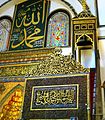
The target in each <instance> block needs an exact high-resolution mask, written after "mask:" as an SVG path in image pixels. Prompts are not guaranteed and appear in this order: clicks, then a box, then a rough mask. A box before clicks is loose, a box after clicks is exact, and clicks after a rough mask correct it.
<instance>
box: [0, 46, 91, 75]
mask: <svg viewBox="0 0 105 120" xmlns="http://www.w3.org/2000/svg"><path fill="white" fill-rule="evenodd" d="M61 52H62V51H61V49H58V48H56V49H55V50H54V51H53V52H52V53H51V54H50V56H49V58H47V59H44V60H42V61H39V62H36V63H28V64H18V65H12V66H11V65H8V66H2V67H1V68H0V77H3V76H25V77H27V76H28V77H29V76H45V75H55V74H72V73H85V72H89V69H86V68H84V67H83V66H82V65H81V64H80V63H79V62H76V61H75V60H74V59H73V58H72V57H71V56H70V55H68V56H64V55H62V54H61Z"/></svg>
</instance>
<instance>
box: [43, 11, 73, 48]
mask: <svg viewBox="0 0 105 120" xmlns="http://www.w3.org/2000/svg"><path fill="white" fill-rule="evenodd" d="M70 28H71V16H70V13H69V12H68V11H67V10H64V9H58V10H55V11H53V12H52V13H51V14H50V15H49V17H48V21H47V34H46V40H45V46H46V47H48V48H50V47H66V46H70V37H71V32H70Z"/></svg>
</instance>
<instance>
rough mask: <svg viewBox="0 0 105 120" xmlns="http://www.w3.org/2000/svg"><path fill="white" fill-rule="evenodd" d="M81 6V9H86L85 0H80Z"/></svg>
mask: <svg viewBox="0 0 105 120" xmlns="http://www.w3.org/2000/svg"><path fill="white" fill-rule="evenodd" d="M82 7H83V10H84V11H85V10H86V0H82Z"/></svg>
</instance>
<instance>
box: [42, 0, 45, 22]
mask: <svg viewBox="0 0 105 120" xmlns="http://www.w3.org/2000/svg"><path fill="white" fill-rule="evenodd" d="M44 17H45V0H44V1H43V15H42V23H43V22H44Z"/></svg>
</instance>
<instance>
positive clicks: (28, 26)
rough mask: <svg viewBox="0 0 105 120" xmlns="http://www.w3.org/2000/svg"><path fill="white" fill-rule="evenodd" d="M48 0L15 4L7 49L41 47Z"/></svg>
mask: <svg viewBox="0 0 105 120" xmlns="http://www.w3.org/2000/svg"><path fill="white" fill-rule="evenodd" d="M49 4H50V1H47V0H28V1H26V2H23V3H21V4H18V5H16V8H15V14H14V24H13V28H12V35H11V40H10V44H9V50H23V49H33V48H41V47H43V45H44V38H45V26H46V20H47V16H48V12H49Z"/></svg>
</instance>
